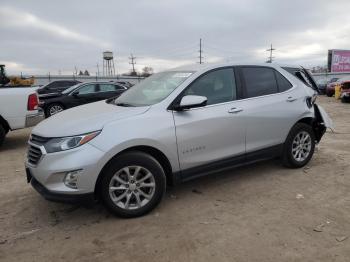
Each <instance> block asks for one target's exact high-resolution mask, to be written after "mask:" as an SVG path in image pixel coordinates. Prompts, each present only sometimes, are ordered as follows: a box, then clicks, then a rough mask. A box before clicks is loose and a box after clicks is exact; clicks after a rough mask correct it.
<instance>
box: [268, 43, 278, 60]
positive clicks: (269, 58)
mask: <svg viewBox="0 0 350 262" xmlns="http://www.w3.org/2000/svg"><path fill="white" fill-rule="evenodd" d="M275 50H276V49H275V48H272V44H271V47H270V49H267V50H266V51H267V52H270V56H269V57H268V58H267V59H268V60H267V61H266V63H272V60H273V59H274V57H273V56H272V52H273V51H275Z"/></svg>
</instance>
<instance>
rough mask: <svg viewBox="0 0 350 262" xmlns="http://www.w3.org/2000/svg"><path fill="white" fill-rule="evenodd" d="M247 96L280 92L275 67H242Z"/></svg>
mask: <svg viewBox="0 0 350 262" xmlns="http://www.w3.org/2000/svg"><path fill="white" fill-rule="evenodd" d="M242 75H243V79H244V82H245V97H247V98H248V97H256V96H264V95H270V94H274V93H277V92H278V88H277V82H276V78H275V74H274V69H272V68H266V67H242Z"/></svg>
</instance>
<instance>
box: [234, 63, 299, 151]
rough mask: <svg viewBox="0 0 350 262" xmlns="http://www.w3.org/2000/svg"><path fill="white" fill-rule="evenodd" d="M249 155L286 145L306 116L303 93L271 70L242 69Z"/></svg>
mask: <svg viewBox="0 0 350 262" xmlns="http://www.w3.org/2000/svg"><path fill="white" fill-rule="evenodd" d="M239 71H240V77H241V81H242V84H243V97H244V99H243V100H242V105H241V107H242V109H243V110H244V111H243V112H242V115H243V117H244V118H245V124H246V150H247V153H251V152H255V151H258V150H262V149H268V148H272V147H274V146H278V145H281V144H283V143H284V141H285V139H286V137H287V134H288V132H289V130H290V128H291V127H292V126H293V125H294V123H296V122H297V120H298V119H299V117H300V116H301V115H302V114H303V112H304V107H305V102H304V93H303V92H302V90H301V89H300V88H297V87H296V86H293V85H292V84H291V83H290V82H289V81H288V80H287V79H286V78H285V77H284V76H283V75H282V74H281V73H280V72H278V71H277V70H275V69H274V68H271V67H264V66H242V67H240V68H239Z"/></svg>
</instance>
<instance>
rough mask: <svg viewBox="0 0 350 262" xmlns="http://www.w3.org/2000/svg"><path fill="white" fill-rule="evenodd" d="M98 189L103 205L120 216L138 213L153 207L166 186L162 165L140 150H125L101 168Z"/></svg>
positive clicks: (137, 214) (148, 210) (141, 213)
mask: <svg viewBox="0 0 350 262" xmlns="http://www.w3.org/2000/svg"><path fill="white" fill-rule="evenodd" d="M102 175H103V178H102V182H101V184H100V188H99V189H100V192H101V195H102V199H103V202H104V204H105V205H106V207H107V208H108V209H109V211H111V212H112V213H113V214H115V215H117V216H120V217H138V216H142V215H144V214H146V213H148V212H150V211H151V210H152V209H154V208H155V207H156V206H157V205H158V204H159V203H160V201H161V199H162V197H163V195H164V193H165V187H166V181H165V174H164V170H163V168H162V166H161V165H160V164H159V163H158V161H157V160H156V159H154V158H153V157H152V156H150V155H148V154H145V153H143V152H129V153H125V154H123V155H121V156H119V157H117V158H115V159H114V160H113V162H112V163H111V164H110V165H109V166H108V168H107V169H106V170H105V172H104V174H102Z"/></svg>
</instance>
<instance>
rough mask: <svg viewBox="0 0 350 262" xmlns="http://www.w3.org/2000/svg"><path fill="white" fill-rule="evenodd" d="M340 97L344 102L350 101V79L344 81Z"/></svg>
mask: <svg viewBox="0 0 350 262" xmlns="http://www.w3.org/2000/svg"><path fill="white" fill-rule="evenodd" d="M340 98H341V101H342V102H343V103H346V102H350V81H345V82H343V83H342V85H341V94H340Z"/></svg>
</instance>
